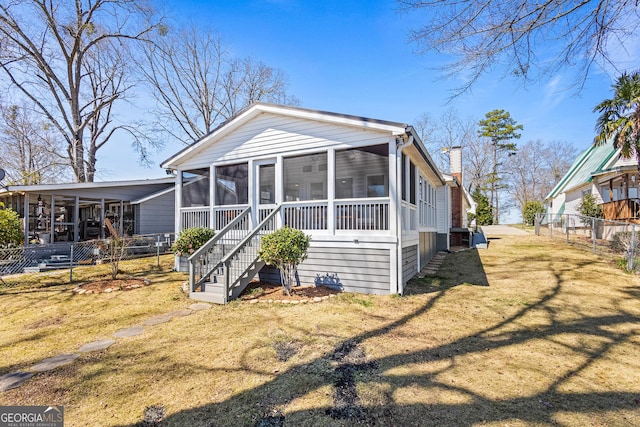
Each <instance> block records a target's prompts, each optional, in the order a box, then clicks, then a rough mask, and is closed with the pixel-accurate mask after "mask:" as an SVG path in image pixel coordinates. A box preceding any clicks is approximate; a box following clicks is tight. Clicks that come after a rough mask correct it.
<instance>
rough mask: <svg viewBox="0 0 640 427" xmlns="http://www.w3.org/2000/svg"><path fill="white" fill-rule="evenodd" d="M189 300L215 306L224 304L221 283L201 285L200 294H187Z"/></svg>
mask: <svg viewBox="0 0 640 427" xmlns="http://www.w3.org/2000/svg"><path fill="white" fill-rule="evenodd" d="M189 298H191V299H195V300H198V301H206V302H212V303H215V304H224V290H223V285H222V283H212V282H206V283H204V284H203V290H202V291H201V292H191V293H189Z"/></svg>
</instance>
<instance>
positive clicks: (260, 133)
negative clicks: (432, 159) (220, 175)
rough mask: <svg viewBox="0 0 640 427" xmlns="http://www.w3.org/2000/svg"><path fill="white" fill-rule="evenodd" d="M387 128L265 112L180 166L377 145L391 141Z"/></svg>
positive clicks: (185, 168)
mask: <svg viewBox="0 0 640 427" xmlns="http://www.w3.org/2000/svg"><path fill="white" fill-rule="evenodd" d="M389 138H390V135H389V133H388V132H383V131H373V130H364V129H362V128H359V127H351V126H345V125H336V124H328V123H323V122H319V121H314V120H309V119H301V118H294V117H284V116H280V115H275V114H269V113H263V114H261V115H259V116H258V117H256V118H254V119H252V120H251V121H249V122H248V123H246V124H244V125H243V126H241V127H240V128H238V129H236V130H234V131H233V132H231V133H230V134H229V135H226V136H225V137H223V138H222V139H221V140H220V141H218V142H217V143H215V144H213V145H211V146H210V147H208V148H207V149H205V150H203V151H202V152H201V151H198V152H197V153H194V155H193V157H192V158H190V159H186V158H185V159H184V160H183V161H181V163H182V164H181V165H180V166H181V169H184V170H187V169H190V168H193V167H201V166H203V165H209V164H212V163H217V162H231V161H240V162H245V161H247V159H250V158H256V157H265V156H275V155H278V154H281V155H284V156H288V155H291V154H293V153H295V152H296V151H298V150H301V149H302V150H314V149H317V150H318V151H324V150H326V149H327V148H328V147H330V146H333V147H337V148H340V147H344V148H348V147H351V146H364V145H375V144H383V143H388V142H389Z"/></svg>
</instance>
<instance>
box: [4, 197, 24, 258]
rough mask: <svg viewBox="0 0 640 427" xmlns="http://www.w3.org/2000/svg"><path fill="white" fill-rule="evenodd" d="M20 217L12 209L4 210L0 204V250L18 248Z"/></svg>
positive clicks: (20, 227) (20, 226)
mask: <svg viewBox="0 0 640 427" xmlns="http://www.w3.org/2000/svg"><path fill="white" fill-rule="evenodd" d="M22 237H23V236H22V224H21V223H20V215H18V212H16V211H14V210H12V209H4V205H2V204H0V248H6V247H8V246H12V245H15V246H18V245H20V244H21V243H22Z"/></svg>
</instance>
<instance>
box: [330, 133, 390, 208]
mask: <svg viewBox="0 0 640 427" xmlns="http://www.w3.org/2000/svg"><path fill="white" fill-rule="evenodd" d="M335 159H336V164H335V169H336V198H337V199H342V198H352V197H353V198H366V197H388V195H389V188H388V182H389V145H388V144H378V145H369V146H366V147H358V148H349V149H347V150H336V154H335Z"/></svg>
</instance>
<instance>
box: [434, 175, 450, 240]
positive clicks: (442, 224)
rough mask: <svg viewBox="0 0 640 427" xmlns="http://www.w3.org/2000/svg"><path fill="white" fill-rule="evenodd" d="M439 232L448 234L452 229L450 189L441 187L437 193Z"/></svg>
mask: <svg viewBox="0 0 640 427" xmlns="http://www.w3.org/2000/svg"><path fill="white" fill-rule="evenodd" d="M436 211H437V218H436V224H437V227H436V228H437V230H438V233H448V232H449V229H450V228H451V214H450V212H451V197H450V195H449V187H448V186H446V185H445V186H442V187H439V188H438V190H437V192H436Z"/></svg>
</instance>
